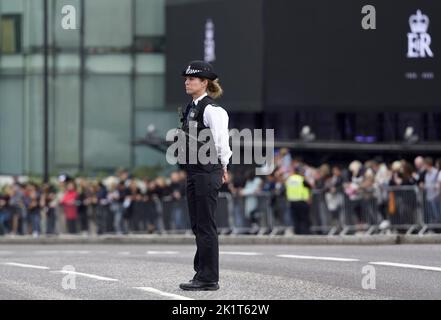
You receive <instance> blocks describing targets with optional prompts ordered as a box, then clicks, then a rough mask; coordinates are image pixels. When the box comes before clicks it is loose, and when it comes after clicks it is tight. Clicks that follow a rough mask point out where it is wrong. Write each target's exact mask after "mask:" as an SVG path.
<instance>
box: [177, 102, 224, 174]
mask: <svg viewBox="0 0 441 320" xmlns="http://www.w3.org/2000/svg"><path fill="white" fill-rule="evenodd" d="M209 104H210V105H212V106H214V107H219V106H218V105H216V104H215V102H214V100H213V99H212V98H210V97H209V96H205V97H204V98H203V99H201V100H200V101H199V102H198V104H197V105H196V106H194V105H193V106H192V104H191V103H190V104H189V105H188V106H187V109H186V110H185V112H184V113H183V114H181V129H182V131H183V132H184V133H185V137H186V160H187V161H186V163H187V165H186V166H185V167H186V168H187V169H190V170H203V171H212V170H214V169H217V168H222V165H221V164H220V161H219V158H218V157H217V154H216V159H217V162H215V163H209V164H201V163H200V162H199V159H197V163H196V164H189V159H190V158H189V153H190V152H192V153H193V152H197V153H198V152H199V149H200V148H201V146H203V145H205V144H206V143H213V146H214V142H213V138H212V136H211V135H210V137H209V138H208V139H207V140H206V141H198V142H197V143H196V146H197V147H196V149H195V150H192V149H191V148H190V139H197V137H199V134H200V132H201V131H202V130H204V129H209V128H208V127H206V126H205V125H204V111H205V107H206V106H207V105H209ZM191 125H193V126H195V129H196V130H194V129H193V130H192V131H193V132H197V136H196V137H195V136H193V134H192V132H190V131H191V130H190V126H191ZM195 141H196V140H195ZM193 145H195V144H193ZM213 149H214V150H216V149H215V148H213ZM197 153H196V154H197ZM209 154H210V152H209V151H208V152H207V155H209Z"/></svg>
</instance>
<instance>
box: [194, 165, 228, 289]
mask: <svg viewBox="0 0 441 320" xmlns="http://www.w3.org/2000/svg"><path fill="white" fill-rule="evenodd" d="M222 175H223V169H222V167H215V168H213V170H210V171H208V172H207V171H203V170H187V204H188V212H189V214H190V223H191V228H192V230H193V233H194V234H195V235H196V246H197V249H196V254H195V256H194V270H195V271H196V275H195V277H194V279H197V280H200V281H206V282H217V281H219V243H218V235H217V225H216V217H215V213H216V207H217V197H218V193H219V189H220V188H221V186H222Z"/></svg>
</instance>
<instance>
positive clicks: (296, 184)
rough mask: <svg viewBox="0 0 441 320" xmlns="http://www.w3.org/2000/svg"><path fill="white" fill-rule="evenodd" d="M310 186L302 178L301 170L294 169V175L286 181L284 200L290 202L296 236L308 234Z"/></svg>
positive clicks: (309, 226) (309, 229) (309, 224)
mask: <svg viewBox="0 0 441 320" xmlns="http://www.w3.org/2000/svg"><path fill="white" fill-rule="evenodd" d="M310 189H311V185H310V184H309V183H308V182H307V181H306V180H305V178H304V176H303V168H302V167H300V166H297V167H295V168H294V174H293V175H291V176H289V177H288V179H287V180H286V198H287V200H288V201H289V202H290V206H291V215H292V220H293V223H294V232H295V233H296V234H310V233H311V222H310V217H309V204H310V199H311V192H310Z"/></svg>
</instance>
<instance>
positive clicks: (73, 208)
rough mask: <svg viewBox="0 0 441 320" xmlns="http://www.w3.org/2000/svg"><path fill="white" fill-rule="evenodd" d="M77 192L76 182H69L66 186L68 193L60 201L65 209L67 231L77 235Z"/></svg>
mask: <svg viewBox="0 0 441 320" xmlns="http://www.w3.org/2000/svg"><path fill="white" fill-rule="evenodd" d="M77 196H78V194H77V191H76V186H75V182H74V181H72V180H69V181H68V182H67V184H66V192H65V193H64V195H63V198H62V199H61V201H60V204H61V205H62V206H63V208H64V215H65V217H66V225H67V231H68V232H69V233H72V234H74V233H77V219H78V211H77Z"/></svg>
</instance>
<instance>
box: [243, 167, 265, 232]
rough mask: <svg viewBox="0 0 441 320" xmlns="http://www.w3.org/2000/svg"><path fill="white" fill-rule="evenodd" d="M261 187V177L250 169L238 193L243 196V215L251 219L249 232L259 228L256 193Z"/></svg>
mask: <svg viewBox="0 0 441 320" xmlns="http://www.w3.org/2000/svg"><path fill="white" fill-rule="evenodd" d="M261 188H262V179H261V178H259V177H258V176H256V175H255V173H254V170H250V171H249V172H248V174H247V178H246V182H245V186H244V187H243V189H242V190H241V191H240V195H241V196H242V197H245V217H246V218H247V219H249V220H250V221H251V228H252V230H251V233H257V231H258V228H259V221H260V215H259V214H260V212H259V207H258V205H259V199H258V198H257V194H258V193H259V192H260V190H261Z"/></svg>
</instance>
